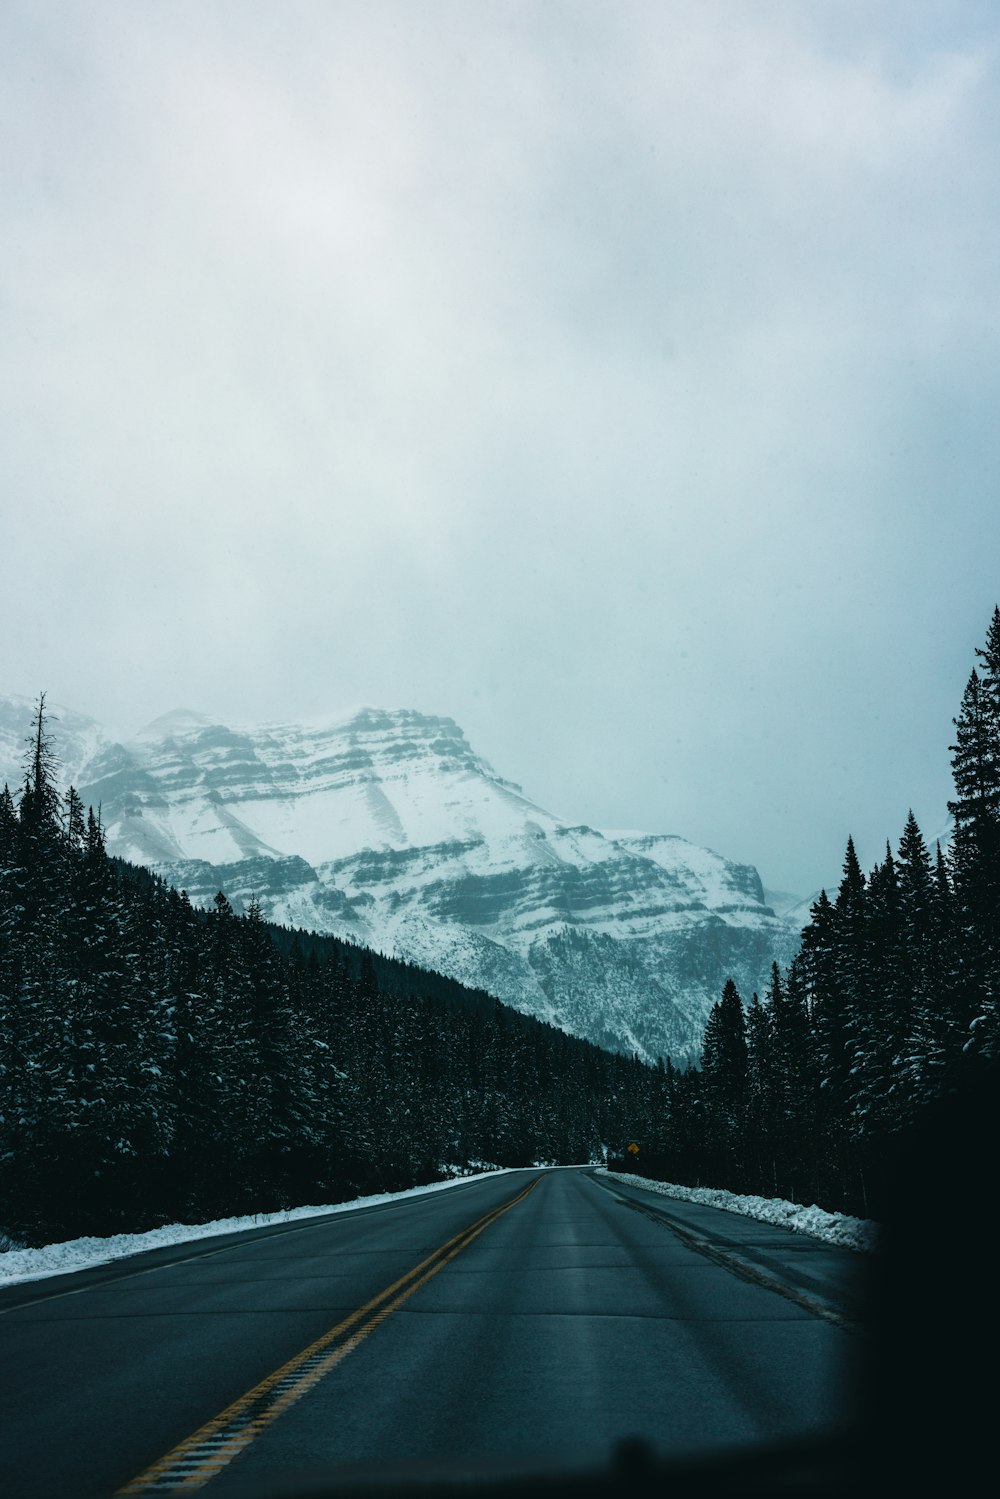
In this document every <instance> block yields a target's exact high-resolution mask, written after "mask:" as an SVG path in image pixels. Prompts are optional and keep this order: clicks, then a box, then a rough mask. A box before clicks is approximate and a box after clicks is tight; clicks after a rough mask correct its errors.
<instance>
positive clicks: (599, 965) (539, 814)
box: [0, 699, 797, 1060]
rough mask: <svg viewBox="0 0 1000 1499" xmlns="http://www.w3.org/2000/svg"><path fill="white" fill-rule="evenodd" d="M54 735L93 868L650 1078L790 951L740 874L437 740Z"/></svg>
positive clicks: (377, 714)
mask: <svg viewBox="0 0 1000 1499" xmlns="http://www.w3.org/2000/svg"><path fill="white" fill-rule="evenodd" d="M30 716H31V704H30V703H28V702H26V701H25V700H23V699H20V700H18V699H7V700H3V702H2V704H0V779H2V778H4V777H6V778H8V779H10V778H11V777H12V773H13V780H12V784H13V783H15V782H16V781H17V780H19V779H20V775H19V773H18V766H19V765H20V762H21V760H22V758H23V744H24V739H25V736H26V733H27V732H28V729H29V726H30ZM56 720H58V721H56ZM52 730H53V736H54V740H55V746H56V749H57V753H58V757H59V759H60V761H61V763H62V765H63V768H64V774H65V778H66V779H67V780H72V781H73V782H74V784H76V786H77V789H78V790H79V791H80V794H81V796H82V797H83V799H84V802H85V803H92V804H93V805H94V806H95V807H96V806H98V805H100V806H101V808H102V819H103V822H104V825H105V828H106V830H107V835H108V846H109V849H110V850H111V851H112V852H114V853H116V854H120V855H121V856H123V857H125V858H128V859H131V860H133V861H134V862H136V863H141V864H146V865H148V866H150V867H152V868H154V869H156V870H157V871H158V872H159V873H160V874H162V875H163V876H164V878H166V879H168V880H169V881H170V882H171V883H174V884H176V885H178V886H180V887H183V888H184V889H186V890H187V891H188V894H189V895H190V896H191V898H192V899H193V900H195V901H203V902H207V901H210V900H211V899H212V897H213V896H214V895H215V893H216V891H217V890H219V889H220V888H221V889H224V890H225V891H226V893H227V894H228V895H229V897H230V899H231V900H233V902H234V904H236V905H237V906H239V905H240V904H241V903H242V902H244V901H245V900H247V899H249V897H250V895H251V894H256V895H257V896H258V898H259V899H260V902H261V906H262V909H263V911H264V914H265V915H266V916H267V917H268V918H269V919H271V920H274V921H278V922H282V923H285V924H288V925H293V926H302V927H308V928H312V929H315V930H318V931H322V932H330V933H333V934H335V935H337V936H342V937H348V938H350V939H352V940H354V941H357V942H363V943H365V944H367V945H369V946H372V947H375V948H377V949H379V950H381V951H383V952H386V953H390V954H392V955H394V956H397V957H400V958H404V959H406V960H408V961H410V962H414V963H419V964H421V965H422V966H424V967H430V968H435V969H437V970H439V971H441V972H443V973H447V974H449V975H451V976H453V977H455V978H457V979H460V980H461V981H462V982H464V983H467V984H471V985H474V986H476V987H480V988H484V989H487V990H489V991H490V992H492V993H493V994H495V995H497V997H498V998H501V999H503V1000H505V1001H506V1002H508V1003H510V1004H513V1005H515V1006H516V1007H517V1008H518V1009H521V1010H524V1011H526V1012H527V1013H530V1014H534V1015H537V1016H539V1017H540V1018H541V1019H543V1020H547V1021H550V1022H551V1023H552V1024H554V1025H558V1026H560V1027H561V1028H563V1029H565V1030H567V1031H570V1032H572V1033H574V1034H576V1035H581V1036H586V1037H588V1038H589V1039H591V1040H594V1041H598V1042H600V1043H601V1044H603V1045H609V1046H614V1047H618V1048H620V1049H625V1050H629V1051H631V1050H635V1051H638V1052H639V1053H640V1054H641V1055H643V1056H645V1057H647V1058H649V1059H655V1058H656V1057H657V1056H660V1055H663V1056H666V1055H672V1056H673V1057H674V1058H675V1060H679V1059H684V1058H686V1057H689V1056H691V1055H692V1054H694V1052H696V1050H697V1047H698V1045H699V1042H700V1035H701V1030H702V1027H703V1024H704V1020H705V1017H706V1015H707V1013H708V1009H709V1008H710V1006H711V1004H712V1003H713V1002H714V1001H715V999H716V998H718V995H719V992H720V991H721V987H722V984H723V982H724V980H725V978H726V977H727V976H729V975H732V976H733V977H734V978H735V979H736V982H737V984H739V985H740V987H741V988H742V989H743V990H744V991H745V992H746V993H747V994H749V993H750V991H751V990H752V989H754V988H760V987H761V986H762V985H763V983H764V982H765V981H766V977H767V973H768V970H769V968H770V964H771V962H772V960H773V959H774V958H777V959H778V960H779V961H786V960H787V959H788V957H790V955H791V953H792V952H793V951H794V949H795V947H796V945H797V930H796V929H795V928H794V927H793V926H791V925H790V924H789V923H788V922H787V921H785V920H783V919H781V918H780V917H779V916H777V915H776V914H775V913H774V911H773V910H772V909H771V908H770V907H769V906H768V905H767V903H766V901H765V896H764V891H763V888H762V886H761V881H760V878H759V876H758V874H757V871H756V870H755V869H754V868H753V867H752V866H750V865H746V864H736V863H732V862H731V861H729V860H726V859H724V858H722V857H721V856H720V855H718V854H715V853H713V852H711V851H710V850H708V849H703V848H699V847H698V846H697V845H694V844H691V843H688V842H686V841H685V840H684V839H682V838H679V837H676V836H673V835H667V834H650V833H640V832H628V833H619V832H601V831H598V830H597V829H594V828H591V827H588V826H586V825H584V824H575V825H568V824H566V823H564V822H561V821H560V820H559V819H558V818H556V817H554V816H553V815H552V814H551V813H549V812H547V811H545V810H544V809H543V808H541V807H539V806H537V805H536V804H535V803H533V802H532V801H531V800H530V799H529V798H528V797H526V796H525V795H524V793H523V791H522V790H521V788H520V787H518V786H517V785H515V784H514V783H513V782H511V781H507V780H505V779H503V778H502V777H501V776H499V775H497V773H496V772H495V771H494V770H493V769H492V768H491V767H490V766H489V765H488V764H487V763H486V762H485V761H484V760H483V759H482V758H481V757H480V756H478V755H477V754H476V753H475V752H474V751H473V749H472V747H471V746H470V745H469V743H468V741H467V740H466V738H465V736H464V734H463V733H462V731H461V729H460V728H459V727H458V725H457V724H455V723H454V722H453V721H452V720H451V719H448V718H440V717H433V716H430V715H425V714H421V713H417V712H414V711H411V710H400V711H395V712H391V711H386V710H382V709H377V708H362V709H357V710H354V711H353V712H351V713H347V714H344V715H341V716H339V717H336V718H331V719H329V720H326V721H324V722H321V723H316V724H310V725H296V724H266V725H244V726H233V725H226V724H222V723H218V722H215V721H213V720H212V719H210V718H207V717H205V716H203V715H201V714H196V713H192V712H187V711H178V712H174V713H170V714H167V715H165V716H164V717H163V718H160V719H157V720H156V721H155V722H154V723H152V724H150V725H149V726H148V727H147V728H145V729H144V730H142V731H141V732H140V733H139V734H137V735H136V736H135V738H134V739H132V740H130V741H129V742H127V743H119V742H116V741H115V740H113V739H112V738H111V737H110V736H107V735H105V734H104V733H103V731H102V730H101V729H100V727H99V726H98V725H97V724H96V723H94V722H93V720H89V719H86V718H84V717H83V716H82V715H79V714H71V713H67V712H65V711H62V710H55V711H54V714H53V723H52Z"/></svg>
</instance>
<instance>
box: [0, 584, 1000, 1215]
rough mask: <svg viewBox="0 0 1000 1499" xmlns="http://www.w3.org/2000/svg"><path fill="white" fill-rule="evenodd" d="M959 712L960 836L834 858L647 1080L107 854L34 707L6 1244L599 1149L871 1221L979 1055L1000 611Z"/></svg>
mask: <svg viewBox="0 0 1000 1499" xmlns="http://www.w3.org/2000/svg"><path fill="white" fill-rule="evenodd" d="M977 655H978V656H979V659H980V666H981V670H973V672H972V674H971V676H970V678H969V682H968V685H967V687H966V689H965V693H964V696H963V698H962V701H961V706H960V709H959V715H958V717H957V718H956V720H955V727H956V733H955V744H954V745H953V746H952V768H953V773H954V781H955V799H954V801H952V802H950V803H949V810H950V812H951V814H952V818H953V825H954V826H953V835H952V839H951V843H950V848H949V850H948V851H947V853H946V852H944V851H942V849H941V848H940V847H937V848H936V849H935V851H934V854H933V855H932V854H931V852H930V850H929V849H928V847H927V845H926V842H925V840H924V837H923V835H922V834H921V831H920V828H919V827H918V826H917V822H916V819H915V818H914V817H913V814H912V813H911V814H910V815H909V817H908V818H907V821H906V825H905V827H904V828H903V831H902V835H901V837H900V840H899V844H898V847H897V849H896V851H895V852H893V850H892V848H891V847H890V846H888V845H887V847H886V851H885V858H884V860H883V861H882V862H881V863H879V864H877V865H876V867H875V868H874V869H873V870H872V871H871V873H870V874H868V875H867V877H866V876H865V874H864V872H863V871H862V869H861V866H860V864H859V862H858V858H857V855H856V852H855V848H854V843H853V841H852V840H848V844H847V852H846V856H845V859H844V868H843V878H842V879H841V881H840V885H839V888H838V889H837V892H836V894H835V896H834V898H833V899H830V898H829V897H828V896H827V894H826V892H825V891H824V892H822V893H821V894H820V897H819V899H818V900H817V901H816V902H815V904H814V905H813V907H812V910H811V916H810V921H809V924H808V926H807V927H806V928H805V930H804V932H803V933H802V943H801V947H800V950H799V952H798V954H797V956H796V957H795V959H794V960H793V962H792V963H791V965H790V967H789V969H788V971H787V972H785V973H782V972H781V971H780V970H779V968H778V966H777V964H775V965H774V967H773V969H772V973H771V979H770V983H769V985H768V988H767V992H766V993H765V994H764V995H763V997H760V996H758V995H756V994H755V995H753V996H752V998H751V999H750V1001H749V1003H745V1002H744V1000H743V998H742V997H741V995H740V994H739V993H738V992H737V989H736V987H735V985H734V984H733V983H732V982H731V981H730V982H728V983H727V984H726V986H725V989H724V991H723V993H722V996H721V998H720V999H719V1001H718V1002H717V1004H716V1005H715V1006H714V1007H713V1009H712V1011H711V1014H710V1016H709V1019H708V1023H707V1026H706V1030H705V1037H704V1045H703V1051H702V1065H701V1067H700V1068H691V1069H689V1070H687V1071H686V1072H679V1071H677V1070H676V1069H675V1068H674V1067H673V1066H672V1065H671V1064H670V1062H669V1060H668V1061H667V1063H666V1065H665V1066H663V1065H662V1064H661V1066H659V1067H657V1068H650V1067H647V1066H644V1065H643V1064H641V1063H640V1062H638V1061H637V1060H635V1059H630V1058H626V1057H623V1056H619V1055H616V1054H613V1053H610V1052H606V1051H603V1050H601V1049H600V1048H598V1047H596V1046H593V1045H591V1044H590V1043H588V1042H585V1041H579V1040H575V1039H573V1038H571V1037H569V1036H566V1035H564V1034H563V1033H562V1032H560V1031H557V1030H555V1029H554V1028H552V1027H550V1026H546V1025H543V1024H541V1023H540V1022H539V1021H536V1020H532V1019H530V1018H529V1017H527V1016H524V1015H521V1014H519V1013H517V1012H516V1011H513V1010H511V1009H509V1008H507V1007H506V1006H504V1005H502V1004H500V1003H499V1002H498V1001H496V1000H494V999H492V998H490V997H489V996H488V995H485V994H481V993H474V992H471V991H469V990H465V989H463V988H462V987H461V985H459V984H457V983H455V982H453V981H451V980H448V979H445V978H442V977H441V976H440V975H438V974H428V973H424V972H422V971H421V970H419V969H414V968H409V967H407V966H406V965H404V964H400V963H396V962H394V961H392V960H390V959H387V958H384V957H382V956H381V955H379V954H373V953H370V952H367V951H365V950H364V949H360V948H357V947H354V946H352V945H351V944H349V943H345V942H341V941H339V940H337V939H335V938H331V937H317V936H315V935H310V934H307V933H303V932H292V931H289V930H287V929H284V928H278V927H273V926H270V925H269V924H268V923H267V922H265V921H264V920H263V918H262V915H261V911H260V908H259V906H258V904H257V902H256V901H251V902H250V905H249V907H248V909H247V910H246V911H245V912H244V913H242V914H237V913H236V912H234V910H233V909H232V907H231V906H230V904H229V901H228V900H227V899H226V897H225V895H223V894H222V893H220V894H219V895H217V896H216V899H215V902H214V906H213V908H212V909H211V910H209V911H202V910H199V909H196V908H194V907H192V905H191V904H190V902H189V901H188V899H187V896H186V895H185V894H184V892H183V891H181V892H180V893H178V892H177V891H176V890H173V889H170V888H168V887H167V886H166V885H164V884H163V883H162V881H160V880H158V879H157V878H156V877H155V876H153V875H152V874H150V873H149V872H148V871H146V870H143V869H139V868H136V867H134V866H131V865H128V864H125V863H123V862H122V861H120V860H117V859H113V858H111V857H109V855H108V853H107V851H106V849H105V845H104V836H103V832H102V828H101V824H100V818H99V815H96V816H95V814H94V811H93V809H88V810H87V811H85V810H84V808H83V806H82V805H81V802H80V798H79V796H78V795H77V793H76V791H75V790H74V789H73V788H72V787H70V789H69V790H68V791H67V792H66V794H65V795H62V794H61V793H60V791H59V789H58V774H57V767H56V764H55V760H54V756H53V751H52V745H51V742H50V737H49V733H48V728H47V719H46V714H45V701H44V697H43V698H42V699H41V700H40V702H39V706H38V710H37V713H36V716H35V721H34V729H33V737H32V740H31V742H30V744H29V745H28V750H27V755H26V759H25V775H24V783H23V786H22V787H21V788H20V789H19V792H18V794H17V795H16V796H15V795H12V794H11V791H10V789H9V788H8V787H4V790H3V793H2V796H0V1230H3V1231H5V1232H6V1233H7V1234H9V1235H10V1236H11V1237H12V1238H15V1239H20V1240H23V1241H29V1242H36V1243H41V1242H45V1241H46V1240H52V1239H56V1238H60V1237H66V1236H68V1235H71V1234H79V1233H85V1232H86V1233H102V1232H108V1231H114V1230H125V1229H138V1228H145V1227H150V1226H153V1225H156V1224H158V1223H162V1222H168V1221H171V1220H173V1219H176V1218H187V1219H198V1218H212V1217H217V1216H222V1215H228V1214H235V1213H249V1212H255V1211H266V1210H268V1209H272V1208H277V1207H282V1206H291V1205H295V1204H300V1203H305V1202H310V1201H313V1202H320V1201H327V1202H330V1201H337V1200H342V1199H344V1198H347V1197H350V1196H353V1195H355V1194H357V1193H359V1192H365V1191H378V1190H386V1189H393V1188H399V1187H406V1186H410V1185H413V1184H414V1183H416V1182H419V1181H427V1180H431V1179H434V1178H435V1177H437V1176H440V1174H441V1172H442V1171H443V1170H445V1169H448V1168H454V1167H462V1166H465V1165H467V1164H469V1163H476V1162H492V1163H496V1164H499V1165H529V1164H531V1163H533V1162H535V1161H539V1160H544V1161H554V1162H578V1161H587V1160H593V1159H598V1158H599V1157H600V1155H601V1152H602V1150H603V1149H604V1148H605V1147H607V1146H608V1145H610V1146H611V1148H612V1151H613V1152H620V1151H621V1149H622V1146H623V1144H624V1143H625V1142H626V1141H627V1140H630V1139H634V1140H637V1141H640V1142H641V1157H640V1166H641V1169H643V1170H645V1171H647V1172H649V1173H650V1174H652V1175H656V1176H659V1177H663V1178H666V1179H669V1180H673V1181H676V1182H679V1183H684V1184H687V1185H692V1186H695V1185H703V1186H713V1187H723V1188H728V1189H730V1190H731V1191H737V1192H751V1193H760V1194H761V1195H765V1196H771V1197H787V1198H790V1199H792V1200H793V1201H798V1202H806V1203H809V1202H817V1203H819V1204H820V1205H821V1206H823V1207H827V1208H831V1209H841V1210H846V1211H848V1212H856V1213H861V1214H863V1215H865V1216H876V1217H877V1216H878V1214H879V1212H880V1210H881V1206H882V1204H883V1203H884V1202H885V1200H886V1194H887V1187H888V1178H889V1176H890V1174H891V1170H892V1162H893V1160H894V1158H895V1150H896V1147H897V1145H898V1142H899V1140H900V1139H901V1138H902V1137H903V1136H905V1133H906V1131H907V1129H908V1128H909V1126H911V1125H912V1124H914V1123H915V1122H916V1121H917V1120H918V1119H919V1117H920V1115H921V1113H922V1111H924V1110H925V1109H926V1108H927V1107H928V1106H929V1105H930V1104H932V1103H933V1102H934V1101H935V1100H937V1099H940V1098H942V1097H943V1096H945V1095H947V1094H949V1093H961V1091H962V1090H963V1089H964V1088H965V1087H966V1086H967V1085H968V1084H969V1083H970V1081H971V1082H975V1081H976V1080H977V1079H978V1077H979V1076H980V1074H981V1072H982V1070H983V1069H985V1068H986V1067H988V1066H989V1065H990V1064H991V1063H992V1062H995V1061H996V1059H997V1055H998V1052H1000V609H998V610H995V611H994V614H993V620H992V623H991V626H990V630H989V634H988V637H987V641H986V645H985V647H984V648H983V649H982V650H980V651H978V652H977Z"/></svg>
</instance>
